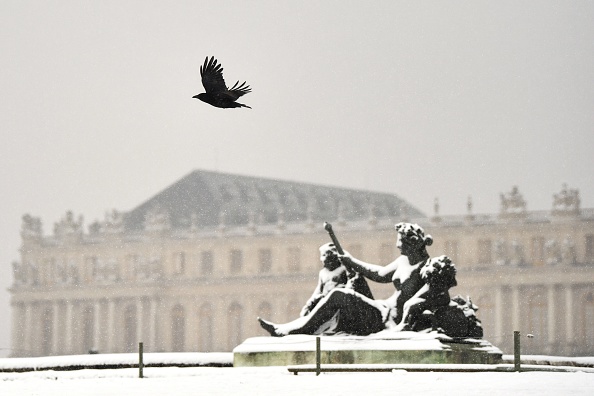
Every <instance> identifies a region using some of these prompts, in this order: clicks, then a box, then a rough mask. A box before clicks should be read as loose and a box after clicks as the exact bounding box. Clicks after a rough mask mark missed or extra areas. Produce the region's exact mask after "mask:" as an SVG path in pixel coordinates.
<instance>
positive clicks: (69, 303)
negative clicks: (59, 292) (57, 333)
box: [64, 300, 73, 354]
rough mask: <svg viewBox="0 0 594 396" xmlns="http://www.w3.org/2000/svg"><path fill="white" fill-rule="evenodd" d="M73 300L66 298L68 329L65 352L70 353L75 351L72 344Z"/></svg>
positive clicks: (65, 320) (65, 319) (65, 332)
mask: <svg viewBox="0 0 594 396" xmlns="http://www.w3.org/2000/svg"><path fill="white" fill-rule="evenodd" d="M72 305H73V303H72V301H70V300H66V317H65V318H64V323H65V325H66V329H65V330H64V353H66V354H69V353H72V351H73V345H72Z"/></svg>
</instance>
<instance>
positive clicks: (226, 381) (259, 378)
mask: <svg viewBox="0 0 594 396" xmlns="http://www.w3.org/2000/svg"><path fill="white" fill-rule="evenodd" d="M144 373H145V376H146V378H142V379H140V378H138V369H119V370H77V371H59V372H58V371H35V372H27V373H0V395H3V396H5V395H58V396H66V395H102V396H103V395H126V396H133V395H142V396H150V395H160V396H161V395H282V396H290V395H357V396H362V395H394V394H401V395H407V394H409V395H506V396H507V395H514V394H515V395H539V396H542V395H556V396H559V395H568V394H571V395H592V390H593V389H594V374H588V373H583V372H573V373H547V372H526V373H493V372H485V373H412V372H406V371H394V372H391V373H355V374H353V373H322V374H321V375H320V376H316V375H315V374H303V373H302V374H299V375H293V374H290V373H289V372H288V371H287V369H286V368H285V367H261V368H214V367H201V368H173V367H172V368H146V369H145V371H144Z"/></svg>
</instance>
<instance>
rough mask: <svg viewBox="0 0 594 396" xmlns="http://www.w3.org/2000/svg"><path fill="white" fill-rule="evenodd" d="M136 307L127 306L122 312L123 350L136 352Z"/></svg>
mask: <svg viewBox="0 0 594 396" xmlns="http://www.w3.org/2000/svg"><path fill="white" fill-rule="evenodd" d="M136 342H137V336H136V305H128V306H127V307H126V309H125V310H124V350H125V351H126V352H134V351H135V350H136Z"/></svg>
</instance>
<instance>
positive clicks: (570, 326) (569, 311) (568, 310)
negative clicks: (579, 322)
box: [565, 285, 575, 356]
mask: <svg viewBox="0 0 594 396" xmlns="http://www.w3.org/2000/svg"><path fill="white" fill-rule="evenodd" d="M573 321H574V317H573V289H572V287H571V285H567V286H566V287H565V334H566V335H565V342H566V345H567V352H566V353H567V355H568V356H570V355H571V354H572V353H573V345H574V336H575V334H574V323H573Z"/></svg>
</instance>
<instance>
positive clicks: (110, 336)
mask: <svg viewBox="0 0 594 396" xmlns="http://www.w3.org/2000/svg"><path fill="white" fill-rule="evenodd" d="M114 322H115V300H114V299H113V298H110V299H109V300H107V327H106V329H105V344H106V352H107V353H114V352H117V351H116V350H115V340H114V337H115V329H114V328H113V327H114Z"/></svg>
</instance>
